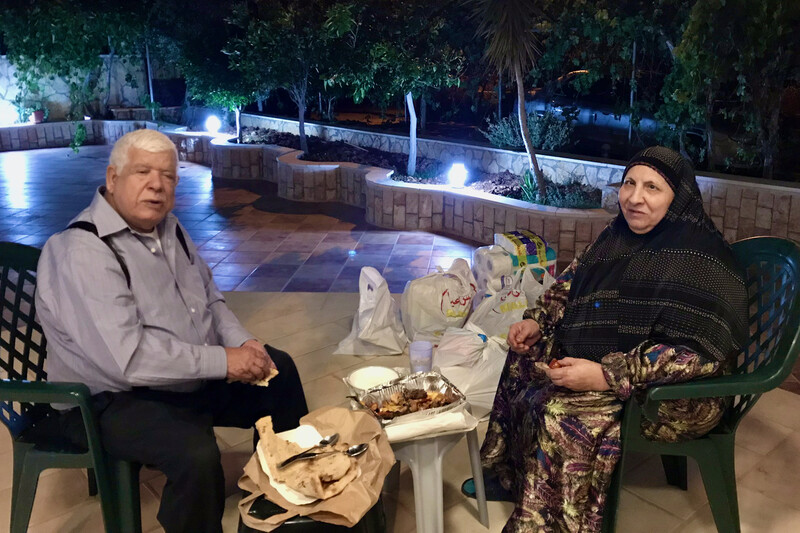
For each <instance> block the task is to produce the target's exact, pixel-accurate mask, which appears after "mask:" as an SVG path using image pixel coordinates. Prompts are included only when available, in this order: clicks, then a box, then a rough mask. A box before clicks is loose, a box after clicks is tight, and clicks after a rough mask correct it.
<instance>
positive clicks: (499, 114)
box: [497, 72, 503, 120]
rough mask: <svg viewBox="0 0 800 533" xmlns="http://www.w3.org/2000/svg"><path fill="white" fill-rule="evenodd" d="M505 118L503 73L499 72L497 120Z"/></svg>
mask: <svg viewBox="0 0 800 533" xmlns="http://www.w3.org/2000/svg"><path fill="white" fill-rule="evenodd" d="M501 118H503V73H502V72H498V73H497V120H500V119H501Z"/></svg>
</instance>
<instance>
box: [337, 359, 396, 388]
mask: <svg viewBox="0 0 800 533" xmlns="http://www.w3.org/2000/svg"><path fill="white" fill-rule="evenodd" d="M399 377H400V374H398V373H397V372H396V371H394V370H392V369H391V368H387V367H385V366H365V367H364V368H359V369H358V370H354V371H353V372H351V373H350V374H349V375H348V376H347V379H346V382H347V384H348V385H350V387H351V388H352V389H353V391H354V392H357V393H358V394H360V393H362V392H364V391H365V390H367V389H371V388H373V387H377V386H378V385H383V384H384V383H389V382H390V381H392V380H393V379H397V378H399Z"/></svg>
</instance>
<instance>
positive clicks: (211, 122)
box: [206, 115, 222, 133]
mask: <svg viewBox="0 0 800 533" xmlns="http://www.w3.org/2000/svg"><path fill="white" fill-rule="evenodd" d="M221 127H222V122H220V120H219V119H218V118H217V117H216V116H214V115H211V116H209V117H208V118H207V119H206V131H207V132H209V133H217V132H218V131H219V129H220V128H221Z"/></svg>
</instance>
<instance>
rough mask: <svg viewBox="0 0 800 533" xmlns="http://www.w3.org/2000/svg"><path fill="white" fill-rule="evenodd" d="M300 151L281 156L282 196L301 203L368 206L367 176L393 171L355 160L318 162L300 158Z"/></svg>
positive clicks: (279, 172) (388, 173)
mask: <svg viewBox="0 0 800 533" xmlns="http://www.w3.org/2000/svg"><path fill="white" fill-rule="evenodd" d="M301 155H302V152H300V151H293V152H292V153H287V154H285V155H283V156H281V157H279V158H278V196H280V197H281V198H287V199H289V200H296V201H301V202H342V203H345V204H348V205H353V206H356V207H364V206H365V195H364V178H365V176H367V175H370V174H375V175H377V176H381V177H384V178H385V177H387V176H389V175H391V174H392V171H391V170H386V169H382V168H377V167H369V166H366V165H357V164H354V163H317V162H314V161H304V160H302V159H299V157H300V156H301Z"/></svg>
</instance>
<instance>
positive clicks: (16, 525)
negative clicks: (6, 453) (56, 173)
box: [10, 443, 41, 533]
mask: <svg viewBox="0 0 800 533" xmlns="http://www.w3.org/2000/svg"><path fill="white" fill-rule="evenodd" d="M14 444H15V446H14V485H13V486H12V488H11V529H10V533H26V532H27V531H28V522H30V519H31V511H32V510H33V500H34V499H35V498H36V487H37V486H38V485H39V474H40V473H41V470H40V469H39V467H38V466H37V465H35V464H31V461H28V460H27V459H28V457H27V449H25V448H27V447H24V445H23V446H17V445H16V444H17V443H14Z"/></svg>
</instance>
